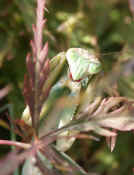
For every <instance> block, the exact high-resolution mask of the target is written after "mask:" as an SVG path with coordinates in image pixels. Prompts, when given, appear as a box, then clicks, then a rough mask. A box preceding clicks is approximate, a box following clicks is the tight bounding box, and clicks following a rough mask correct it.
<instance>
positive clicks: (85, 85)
mask: <svg viewBox="0 0 134 175" xmlns="http://www.w3.org/2000/svg"><path fill="white" fill-rule="evenodd" d="M60 64H61V65H63V64H66V69H65V71H63V73H62V76H61V78H59V79H58V81H57V82H56V83H55V84H54V85H53V86H52V88H51V91H50V94H49V96H48V99H47V101H46V102H45V103H44V106H43V109H42V112H41V115H40V120H41V121H42V119H43V118H45V126H43V127H41V128H43V129H41V133H43V134H44V133H48V132H49V131H51V130H52V129H54V128H61V127H63V126H65V125H66V124H68V123H69V122H70V121H72V120H73V118H74V116H75V114H76V113H77V112H78V111H80V110H82V109H83V108H85V104H88V103H89V101H91V99H92V96H93V95H94V93H93V91H94V88H93V86H92V85H90V84H92V83H93V80H92V78H93V76H94V75H96V74H98V73H100V72H101V70H102V64H101V62H100V60H99V59H98V58H97V57H96V56H95V53H94V52H93V51H92V50H86V49H83V48H70V49H68V50H67V52H61V53H60V54H58V55H57V56H55V57H54V58H53V59H52V60H51V62H50V71H51V68H52V69H58V66H60ZM53 65H54V66H53ZM60 68H61V67H60ZM60 68H59V70H60V71H61V69H60ZM59 70H58V71H59ZM60 71H59V72H60ZM58 75H59V74H57V76H58ZM52 76H55V77H56V74H55V73H53V75H52ZM91 80H92V81H91ZM90 82H91V83H90ZM65 89H66V91H67V92H65ZM81 94H83V95H82V96H83V97H82V99H81V98H80V97H81ZM89 94H90V95H89ZM61 97H66V100H67V101H68V104H67V105H66V104H65V105H64V104H63V106H64V107H62V108H61V110H60V111H57V109H56V105H55V104H56V103H58V101H59V99H61ZM85 99H86V101H85ZM71 101H73V102H72V103H71ZM52 111H53V112H52ZM22 119H23V120H25V121H26V123H28V124H31V119H30V114H29V109H28V107H26V109H25V110H24V112H23V114H22ZM43 125H44V124H43ZM69 134H70V131H64V132H63V133H61V134H60V136H59V138H58V139H57V143H56V145H57V148H58V149H59V150H60V151H66V150H68V149H69V148H70V147H71V145H72V144H73V142H74V140H75V138H74V137H72V138H67V137H66V136H68V135H69ZM64 136H65V138H64Z"/></svg>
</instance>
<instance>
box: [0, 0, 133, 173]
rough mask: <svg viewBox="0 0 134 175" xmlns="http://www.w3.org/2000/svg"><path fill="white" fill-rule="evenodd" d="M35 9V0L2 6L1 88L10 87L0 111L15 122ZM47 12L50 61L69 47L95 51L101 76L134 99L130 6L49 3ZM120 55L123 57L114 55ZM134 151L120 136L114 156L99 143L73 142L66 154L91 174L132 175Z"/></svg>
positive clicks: (120, 1)
mask: <svg viewBox="0 0 134 175" xmlns="http://www.w3.org/2000/svg"><path fill="white" fill-rule="evenodd" d="M35 7H36V3H35V0H21V1H20V0H1V1H0V77H1V78H0V88H3V87H5V86H6V85H8V84H11V85H12V87H13V88H12V90H11V91H10V92H9V94H8V95H7V96H6V97H5V98H3V99H2V100H1V102H0V105H1V106H3V105H4V104H7V103H11V104H13V106H14V113H15V114H14V115H15V116H16V117H20V116H21V113H22V111H23V109H24V99H23V96H22V89H23V78H24V74H25V73H26V66H25V58H26V54H27V53H28V52H29V51H30V45H29V41H30V40H31V39H32V35H33V34H32V24H33V23H35ZM46 8H47V9H48V10H46V11H45V17H46V18H47V23H46V25H45V29H44V42H45V41H47V40H48V41H49V55H48V57H49V58H52V57H53V56H55V55H56V54H57V53H59V52H61V51H64V50H67V49H68V48H71V47H81V48H87V49H88V48H94V49H95V50H96V54H98V55H99V56H100V59H101V60H102V62H103V63H104V73H105V72H110V73H111V72H112V71H114V70H115V72H112V78H114V76H115V77H116V74H117V76H119V79H118V85H119V86H118V90H119V92H120V94H121V95H123V96H128V97H129V98H134V78H133V73H134V61H133V57H134V56H133V54H134V51H133V50H134V35H133V34H134V19H133V14H131V11H130V9H129V2H128V1H127V0H110V1H108V0H101V1H100V0H92V1H89V0H70V1H69V0H68V1H67V0H47V7H46ZM124 48H125V49H124ZM122 49H123V54H122V55H121V54H117V53H116V54H115V52H119V51H122ZM124 50H125V51H124ZM101 53H106V54H104V55H103V54H101ZM113 67H115V68H116V69H114V68H113ZM120 77H121V78H120ZM109 79H111V77H109ZM109 79H106V80H109ZM113 81H114V80H113V79H112V81H110V82H113ZM133 145H134V141H133V135H132V134H130V133H121V134H120V135H119V136H118V139H117V145H116V148H115V150H114V152H113V153H111V152H110V150H108V148H107V146H106V144H105V141H104V140H103V139H101V141H100V142H97V143H96V142H95V141H85V140H80V141H77V142H76V143H75V144H74V145H73V147H72V148H71V150H70V151H69V152H68V153H69V154H70V155H71V157H73V158H74V159H75V160H76V161H77V162H78V163H79V164H80V165H82V166H83V167H84V168H85V169H86V170H88V171H89V172H97V174H98V175H100V174H101V175H119V174H121V175H130V174H132V168H133V167H134V159H133V155H134V149H133Z"/></svg>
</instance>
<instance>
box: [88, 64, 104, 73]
mask: <svg viewBox="0 0 134 175" xmlns="http://www.w3.org/2000/svg"><path fill="white" fill-rule="evenodd" d="M101 70H102V64H101V63H100V62H99V61H94V62H93V61H92V62H90V63H89V67H88V72H89V74H91V75H92V74H97V73H99V72H100V71H101Z"/></svg>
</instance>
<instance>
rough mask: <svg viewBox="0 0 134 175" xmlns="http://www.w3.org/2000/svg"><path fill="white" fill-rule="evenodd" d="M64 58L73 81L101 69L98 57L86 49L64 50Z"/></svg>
mask: <svg viewBox="0 0 134 175" xmlns="http://www.w3.org/2000/svg"><path fill="white" fill-rule="evenodd" d="M66 58H67V62H68V65H69V69H70V73H71V76H72V79H73V81H79V80H81V79H83V78H85V77H87V76H91V75H93V74H97V73H99V72H100V71H101V70H102V64H101V62H100V61H99V59H98V58H96V57H95V54H94V53H93V52H90V51H88V50H85V49H82V48H71V49H69V50H68V51H67V52H66Z"/></svg>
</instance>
